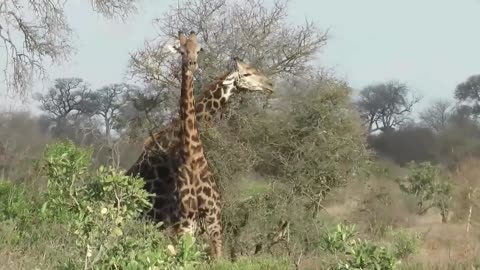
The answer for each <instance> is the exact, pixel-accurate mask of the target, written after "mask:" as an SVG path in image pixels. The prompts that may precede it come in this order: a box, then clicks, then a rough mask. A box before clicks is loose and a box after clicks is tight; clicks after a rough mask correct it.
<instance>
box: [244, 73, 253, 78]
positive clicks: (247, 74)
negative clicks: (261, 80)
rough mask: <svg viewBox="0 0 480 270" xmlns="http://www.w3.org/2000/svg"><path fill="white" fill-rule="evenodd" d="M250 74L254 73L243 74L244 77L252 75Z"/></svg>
mask: <svg viewBox="0 0 480 270" xmlns="http://www.w3.org/2000/svg"><path fill="white" fill-rule="evenodd" d="M250 75H252V74H250V73H245V74H243V76H244V77H248V76H250Z"/></svg>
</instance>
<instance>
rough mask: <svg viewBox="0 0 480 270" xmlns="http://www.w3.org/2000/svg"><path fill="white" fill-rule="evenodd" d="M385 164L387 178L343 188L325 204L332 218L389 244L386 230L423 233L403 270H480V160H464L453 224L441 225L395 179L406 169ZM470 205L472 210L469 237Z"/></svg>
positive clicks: (458, 175)
mask: <svg viewBox="0 0 480 270" xmlns="http://www.w3.org/2000/svg"><path fill="white" fill-rule="evenodd" d="M381 164H382V165H383V166H384V167H386V168H387V169H388V171H389V173H388V175H383V176H382V175H377V176H375V177H371V178H369V179H368V180H367V181H365V182H352V183H350V184H349V185H348V186H347V187H345V188H343V189H342V190H338V191H337V192H336V193H335V194H332V197H333V198H331V199H329V201H327V202H326V203H325V208H326V211H327V212H328V214H330V215H331V216H332V217H335V218H336V219H337V220H339V221H347V222H351V223H356V224H358V225H359V227H358V228H359V229H360V235H361V237H365V238H370V239H372V240H376V241H381V242H383V243H387V244H388V241H389V239H388V238H387V237H386V232H388V231H389V230H391V229H396V228H402V229H405V230H408V231H411V232H415V233H418V234H420V235H421V238H422V244H421V247H420V249H419V252H418V254H416V255H415V256H412V257H410V258H408V260H406V261H405V262H403V263H402V265H403V268H404V269H480V268H475V265H476V263H477V264H478V263H480V259H479V254H480V208H478V207H477V206H478V205H480V160H476V159H468V160H465V161H464V162H463V163H462V164H461V166H459V168H458V170H457V171H456V172H455V173H454V174H453V175H452V179H453V181H454V191H455V193H454V198H453V209H452V212H453V213H451V218H450V221H449V223H448V224H442V221H441V216H440V213H439V211H437V210H436V209H431V210H429V211H428V212H427V214H425V215H423V216H418V215H416V214H415V203H414V200H413V198H411V197H410V196H409V195H407V194H404V193H402V192H401V191H400V190H399V188H398V185H397V184H396V183H395V182H394V181H392V179H394V178H396V177H403V176H404V175H406V170H405V169H404V168H401V167H399V166H396V165H394V164H393V163H392V162H389V161H381ZM475 188H478V192H477V193H476V197H475V198H474V197H473V196H471V198H472V199H470V200H469V198H468V193H469V192H471V191H472V190H473V189H475ZM471 202H473V203H471ZM470 205H473V207H472V210H473V211H472V217H471V226H470V229H469V233H467V232H466V228H467V220H468V213H469V208H470ZM452 263H454V264H452ZM476 267H480V266H476Z"/></svg>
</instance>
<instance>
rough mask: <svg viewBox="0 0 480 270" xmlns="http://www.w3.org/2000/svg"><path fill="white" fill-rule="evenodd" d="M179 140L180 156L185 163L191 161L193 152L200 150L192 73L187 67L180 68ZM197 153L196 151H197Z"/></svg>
mask: <svg viewBox="0 0 480 270" xmlns="http://www.w3.org/2000/svg"><path fill="white" fill-rule="evenodd" d="M180 123H181V124H180V126H181V127H180V132H181V135H180V138H181V142H182V154H183V158H184V160H185V161H186V162H191V161H193V158H194V154H195V151H193V150H194V149H197V150H202V149H201V143H200V136H199V134H198V129H197V123H196V118H195V99H194V97H193V72H192V71H190V70H188V67H187V66H183V67H182V87H181V94H180ZM197 152H198V151H197Z"/></svg>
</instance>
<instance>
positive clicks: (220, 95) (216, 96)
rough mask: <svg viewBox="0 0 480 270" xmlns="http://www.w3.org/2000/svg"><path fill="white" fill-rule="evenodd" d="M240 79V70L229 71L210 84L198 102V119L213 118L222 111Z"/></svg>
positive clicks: (196, 107)
mask: <svg viewBox="0 0 480 270" xmlns="http://www.w3.org/2000/svg"><path fill="white" fill-rule="evenodd" d="M237 79H238V72H236V71H234V72H228V73H226V74H225V75H223V76H222V77H220V79H219V80H218V81H217V82H216V83H214V84H213V85H212V86H210V87H209V88H208V89H207V90H206V91H205V92H204V94H203V96H202V97H201V98H199V99H198V100H197V102H196V106H195V112H196V115H197V121H202V120H211V119H213V117H214V115H215V114H216V113H217V112H218V111H220V110H221V109H222V108H223V107H224V106H225V105H226V104H227V103H228V101H229V99H230V97H231V96H232V95H233V93H234V91H235V89H236V85H235V81H236V80H237Z"/></svg>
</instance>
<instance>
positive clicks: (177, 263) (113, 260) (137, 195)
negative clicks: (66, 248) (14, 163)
mask: <svg viewBox="0 0 480 270" xmlns="http://www.w3.org/2000/svg"><path fill="white" fill-rule="evenodd" d="M45 160H46V164H45V166H44V169H45V173H46V175H47V177H48V191H47V193H46V198H47V201H46V203H45V204H44V206H43V207H42V211H43V213H44V215H45V216H47V217H51V218H53V219H56V218H57V217H58V216H61V217H68V219H65V218H64V219H63V221H64V222H65V223H66V225H67V230H68V232H69V233H71V234H72V235H73V236H74V238H75V246H76V251H75V253H76V254H77V256H76V257H72V258H70V259H69V261H68V262H67V263H65V264H64V265H63V267H64V268H69V267H75V268H77V267H84V268H90V267H93V268H98V269H145V268H153V269H177V268H178V267H186V266H189V265H195V264H198V263H199V262H202V261H204V252H203V250H202V249H201V248H200V247H199V246H198V244H196V242H195V239H194V238H192V237H190V236H185V237H184V238H182V239H181V240H180V241H179V243H178V244H177V245H172V244H170V242H169V241H168V240H167V239H166V238H165V237H163V235H162V234H161V233H159V232H158V231H159V230H158V226H156V225H153V224H142V223H140V221H139V220H140V217H141V213H142V212H143V211H144V210H145V209H147V208H148V207H150V204H149V202H148V200H147V198H148V193H147V192H146V191H145V190H144V188H143V185H144V183H143V180H141V179H139V178H133V177H129V176H125V175H124V174H123V172H118V171H116V170H115V169H113V168H106V167H102V166H101V167H100V168H99V169H98V170H96V171H95V172H93V173H92V172H89V170H88V169H89V167H90V152H89V151H88V150H84V149H81V148H78V147H76V146H75V145H73V144H72V143H68V142H67V143H60V144H55V145H51V146H49V147H48V148H47V150H46V152H45Z"/></svg>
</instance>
